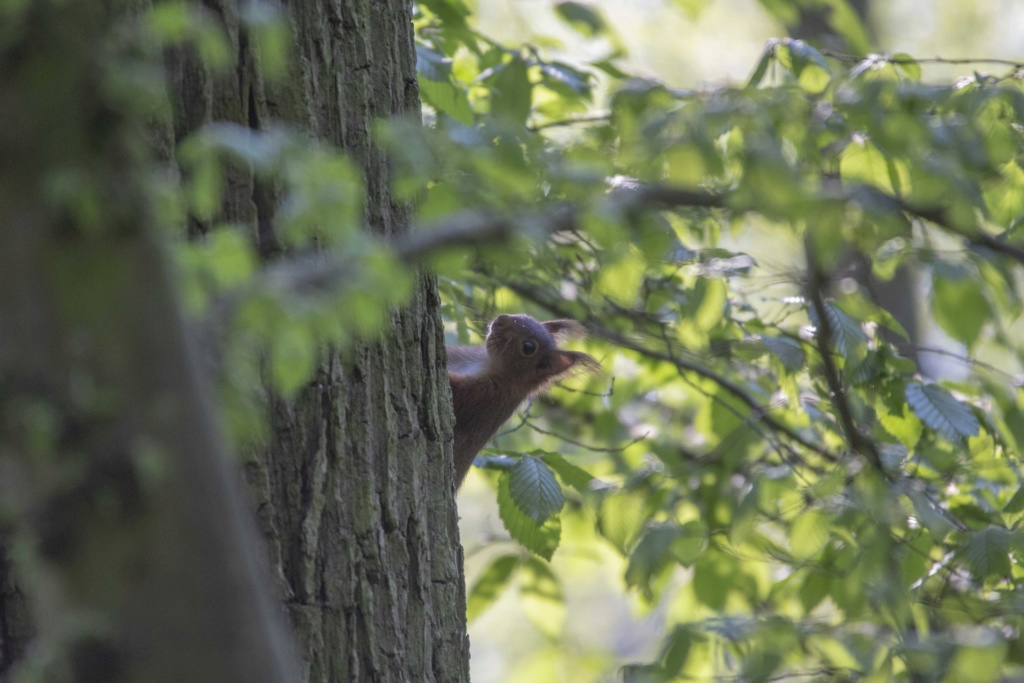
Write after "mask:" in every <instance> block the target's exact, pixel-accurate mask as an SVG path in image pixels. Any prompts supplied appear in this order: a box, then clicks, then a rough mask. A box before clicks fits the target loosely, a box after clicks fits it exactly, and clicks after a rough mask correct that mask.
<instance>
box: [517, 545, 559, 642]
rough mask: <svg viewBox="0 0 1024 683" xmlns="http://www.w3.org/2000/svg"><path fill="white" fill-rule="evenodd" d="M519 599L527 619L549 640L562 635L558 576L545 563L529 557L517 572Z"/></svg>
mask: <svg viewBox="0 0 1024 683" xmlns="http://www.w3.org/2000/svg"><path fill="white" fill-rule="evenodd" d="M519 597H520V602H521V604H522V606H523V612H525V613H526V616H527V618H529V620H530V621H531V622H532V623H533V625H534V626H536V627H537V628H538V629H540V630H541V631H542V632H543V633H544V634H545V635H547V636H548V637H549V638H557V637H558V636H560V635H561V634H562V627H563V625H564V624H565V598H564V597H563V595H562V585H561V583H560V582H559V581H558V577H557V576H555V573H554V572H552V571H551V567H549V566H548V565H547V564H545V563H544V562H541V561H540V560H538V559H536V558H532V557H531V558H530V559H528V560H526V562H524V563H523V564H522V567H521V569H520V571H519Z"/></svg>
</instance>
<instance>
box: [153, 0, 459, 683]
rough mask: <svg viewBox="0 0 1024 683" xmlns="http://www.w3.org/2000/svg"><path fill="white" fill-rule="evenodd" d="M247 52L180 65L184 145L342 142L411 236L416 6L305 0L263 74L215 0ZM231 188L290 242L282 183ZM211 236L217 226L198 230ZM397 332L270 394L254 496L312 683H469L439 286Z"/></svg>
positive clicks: (240, 183) (257, 223)
mask: <svg viewBox="0 0 1024 683" xmlns="http://www.w3.org/2000/svg"><path fill="white" fill-rule="evenodd" d="M208 5H209V6H210V8H211V9H213V10H215V11H216V12H218V13H219V14H220V16H221V17H222V18H223V20H224V24H225V26H226V28H227V31H228V34H229V35H230V37H231V40H232V41H233V45H234V47H235V48H236V49H237V51H238V53H237V54H238V66H237V72H236V73H234V74H231V75H230V76H228V77H224V78H217V77H214V76H212V75H210V74H209V73H207V72H206V71H205V70H204V68H203V67H202V65H201V64H199V63H198V62H197V61H196V60H194V59H191V58H189V57H188V55H186V54H182V53H178V54H176V55H175V56H174V57H173V58H172V59H171V71H172V73H173V74H174V81H175V82H174V83H173V85H172V87H171V92H172V93H174V94H176V95H177V98H176V102H175V107H174V108H175V110H176V116H175V129H176V134H177V136H178V137H179V139H180V138H181V137H183V136H185V135H187V134H189V133H191V132H193V131H195V130H196V129H198V128H199V127H200V126H202V125H203V124H205V123H208V122H211V121H231V122H235V123H238V124H241V125H248V126H251V127H253V128H263V127H266V126H267V125H269V124H273V123H275V122H280V121H284V122H287V123H292V124H296V125H299V126H301V127H303V128H305V129H307V130H309V131H311V132H312V133H313V134H314V135H315V136H316V137H317V138H318V139H320V140H323V141H327V142H329V143H332V144H334V145H336V146H338V147H341V148H344V149H345V150H346V151H347V152H348V153H349V154H350V156H351V157H352V158H353V159H354V160H355V161H356V162H357V163H358V164H360V165H361V166H362V168H363V174H364V179H365V186H366V190H367V195H366V204H365V208H366V221H367V224H368V226H369V229H372V230H374V231H376V232H378V233H380V234H383V235H385V236H391V235H394V234H397V233H401V232H403V231H405V230H406V229H407V228H408V223H409V210H408V207H406V206H404V205H402V204H400V203H397V202H395V201H394V200H393V199H392V198H391V195H390V188H389V175H388V173H389V171H388V166H387V163H386V160H385V158H384V156H383V153H382V151H381V150H380V149H378V148H377V147H376V146H375V145H374V144H373V142H372V141H371V138H370V132H371V130H372V128H373V125H374V122H375V121H376V120H378V119H381V118H385V117H389V116H395V115H410V116H417V117H418V116H419V107H420V105H419V95H418V88H417V81H416V72H415V50H414V45H413V37H412V24H411V4H410V3H408V2H405V1H404V0H389V1H388V2H379V1H373V0H341V1H339V0H332V1H329V2H325V1H324V0H293V1H291V2H288V3H286V5H287V12H288V18H289V21H290V22H291V26H292V35H293V38H294V45H293V51H292V55H293V65H292V69H293V70H292V73H291V74H290V75H289V77H288V78H286V79H285V80H284V81H283V82H279V83H275V82H272V81H270V80H269V79H267V78H265V76H264V73H263V71H262V69H261V66H260V65H261V56H260V54H259V50H258V47H257V45H256V44H255V42H254V41H253V40H250V38H249V36H248V35H247V29H246V26H245V25H244V23H243V22H240V21H239V18H238V14H237V10H236V6H235V4H234V3H232V2H209V3H208ZM233 173H234V176H233V177H232V178H231V179H230V180H229V182H228V183H227V187H228V188H229V195H228V196H227V197H226V198H225V203H224V206H223V216H222V217H221V218H223V219H225V220H228V221H233V222H239V223H244V224H248V225H251V226H253V235H254V238H255V239H256V240H257V241H258V243H259V245H260V247H261V251H262V252H263V253H264V254H266V255H271V254H275V253H276V252H277V251H278V244H277V240H276V238H275V237H274V234H273V220H272V219H273V213H274V211H275V207H276V205H277V203H278V199H279V198H278V195H277V190H276V188H275V187H273V186H272V185H270V184H269V183H267V182H265V181H262V180H259V179H255V178H254V177H253V176H252V175H248V174H246V173H245V172H244V171H239V170H235V171H233ZM196 227H197V228H198V229H200V230H202V229H203V228H204V226H198V225H197V226H196ZM388 320H389V323H390V324H389V326H388V331H387V333H386V334H385V336H384V338H383V339H382V340H381V341H379V342H376V343H373V344H363V345H361V346H359V347H358V348H357V349H356V350H355V351H354V352H353V353H349V354H346V356H345V359H346V360H342V358H340V357H338V356H337V355H335V354H331V353H327V352H325V356H326V357H327V360H326V361H325V362H324V363H323V365H322V367H321V368H320V370H319V372H318V377H317V380H316V382H315V383H314V384H313V385H312V386H311V387H309V388H308V389H307V390H305V391H304V392H302V394H301V395H300V396H299V398H298V399H297V400H296V401H294V402H292V403H288V402H284V401H280V400H276V399H272V402H271V405H270V406H269V412H268V419H269V420H271V422H272V423H273V429H274V437H273V439H272V441H271V443H270V445H269V447H268V448H267V449H266V450H264V451H263V452H261V453H259V454H258V455H257V456H256V457H255V458H253V460H252V462H251V463H250V464H249V465H248V467H247V471H246V475H247V478H248V480H249V482H250V484H251V489H252V493H253V498H254V505H255V506H256V507H257V509H258V510H259V511H260V523H261V526H262V529H263V532H264V535H265V536H266V538H267V540H268V542H269V545H270V556H271V562H272V563H273V565H274V568H275V570H276V575H277V576H278V578H279V582H280V583H281V590H282V592H283V594H284V598H285V602H286V604H287V606H288V609H289V611H290V614H291V618H292V623H293V625H294V627H295V632H296V634H297V637H298V640H299V648H300V651H301V653H302V655H303V657H304V661H305V662H306V666H307V668H306V671H305V675H304V677H303V679H302V680H304V681H314V682H321V681H334V682H338V683H347V682H348V681H370V680H372V681H410V680H413V681H465V680H468V678H469V673H468V669H469V666H468V661H469V644H468V638H467V635H466V624H465V589H464V579H463V575H462V548H461V545H460V543H459V537H458V524H457V516H456V510H455V506H454V496H453V488H454V485H453V481H452V466H451V460H452V453H451V438H452V428H453V425H452V416H451V408H450V407H449V406H450V399H449V398H448V392H449V390H448V382H447V373H446V371H445V367H444V364H443V360H442V346H443V343H444V341H443V328H442V325H441V321H440V315H439V302H438V298H437V292H436V285H435V282H434V280H433V279H432V278H430V277H422V278H421V279H420V280H419V283H418V286H417V289H416V293H415V296H414V299H413V301H412V303H410V305H409V306H408V307H406V308H404V309H402V310H401V311H395V312H392V313H391V314H389V318H388Z"/></svg>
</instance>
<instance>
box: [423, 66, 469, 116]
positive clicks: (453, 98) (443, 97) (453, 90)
mask: <svg viewBox="0 0 1024 683" xmlns="http://www.w3.org/2000/svg"><path fill="white" fill-rule="evenodd" d="M420 95H421V96H422V97H423V101H424V102H426V103H427V104H428V105H430V106H431V107H433V108H434V109H436V110H437V111H439V112H441V113H442V114H446V115H447V116H450V117H451V118H453V119H455V120H456V121H458V122H459V123H461V124H462V125H464V126H471V125H473V109H472V108H471V107H470V106H469V97H468V96H467V95H466V91H465V90H463V89H462V88H460V87H458V86H456V85H454V84H453V83H449V82H447V81H432V80H430V79H427V78H421V79H420Z"/></svg>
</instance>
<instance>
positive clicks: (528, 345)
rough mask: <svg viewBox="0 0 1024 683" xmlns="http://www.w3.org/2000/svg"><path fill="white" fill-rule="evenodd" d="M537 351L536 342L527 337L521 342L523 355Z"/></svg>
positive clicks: (530, 354)
mask: <svg viewBox="0 0 1024 683" xmlns="http://www.w3.org/2000/svg"><path fill="white" fill-rule="evenodd" d="M536 351H537V342H535V341H533V340H532V339H527V340H526V341H524V342H523V355H524V356H532V355H533V354H534V353H535V352H536Z"/></svg>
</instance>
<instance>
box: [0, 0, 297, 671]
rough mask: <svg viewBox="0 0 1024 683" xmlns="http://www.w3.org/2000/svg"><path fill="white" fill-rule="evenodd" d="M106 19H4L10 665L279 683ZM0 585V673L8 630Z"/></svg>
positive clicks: (284, 656) (35, 15) (24, 15)
mask: <svg viewBox="0 0 1024 683" xmlns="http://www.w3.org/2000/svg"><path fill="white" fill-rule="evenodd" d="M112 6H117V3H66V2H50V1H48V0H37V1H36V2H33V3H31V4H26V5H24V9H20V8H19V9H14V10H10V9H8V10H7V11H8V12H12V14H9V15H6V16H5V21H8V20H9V19H10V17H11V16H15V17H17V20H16V21H14V22H12V23H8V24H7V25H5V26H4V31H3V41H2V42H0V121H3V125H2V126H0V226H2V229H3V235H2V248H0V291H2V292H3V296H2V297H0V501H2V502H3V504H4V506H5V509H4V512H5V513H6V515H5V519H13V520H15V525H14V527H15V531H16V532H17V533H18V536H19V538H20V541H19V542H18V543H16V544H15V545H14V546H13V548H14V552H12V553H11V557H13V558H14V559H15V560H16V564H17V568H18V574H19V577H20V581H19V583H20V585H21V586H22V588H23V589H24V590H25V592H26V594H27V595H28V596H29V598H30V600H29V603H30V605H31V608H32V613H33V617H34V622H35V626H36V627H37V628H38V631H39V635H40V638H39V642H38V646H37V647H36V651H37V652H39V653H40V655H41V656H40V657H38V658H36V659H35V661H32V662H30V663H29V664H30V665H31V667H33V669H34V670H35V672H36V676H37V677H38V680H47V681H63V680H69V681H109V682H118V681H140V682H142V681H146V682H154V681H156V682H159V681H168V682H170V681H174V682H179V681H217V682H218V683H219V682H222V681H267V682H279V681H289V682H290V681H292V680H294V678H295V677H294V675H293V674H292V671H291V668H290V666H289V664H290V663H289V653H288V645H287V636H286V634H285V626H284V615H283V614H282V613H281V612H282V610H281V609H280V607H279V605H277V604H275V603H274V602H273V601H272V600H271V599H270V594H271V590H270V587H271V582H270V580H269V576H268V575H266V573H265V572H260V571H259V570H260V569H261V568H264V567H265V562H264V561H263V558H262V555H263V552H262V546H261V545H260V543H259V539H258V536H257V534H256V530H255V528H254V525H253V523H252V520H251V515H250V513H249V511H248V510H247V509H246V508H245V506H244V502H243V497H242V495H241V484H240V481H239V477H238V475H237V473H236V472H235V471H234V469H233V467H232V466H231V465H230V464H229V462H228V460H227V458H226V456H225V453H224V450H223V448H222V444H221V441H220V437H219V434H218V431H217V427H216V421H215V409H214V407H213V406H212V405H211V403H210V400H209V397H208V395H207V392H206V391H205V387H204V383H203V382H202V380H201V376H200V375H199V373H197V372H196V365H195V361H194V355H193V354H192V352H191V349H190V345H189V340H188V339H187V337H186V335H185V333H184V329H183V325H182V322H181V317H180V314H179V310H178V304H177V301H176V299H175V295H174V291H173V287H172V284H171V278H170V277H169V274H168V272H167V265H166V263H165V259H164V254H163V253H162V249H161V248H160V245H159V241H158V238H157V234H156V233H157V231H156V230H155V229H154V227H155V226H154V222H153V218H152V216H151V213H150V210H149V208H150V197H149V194H148V189H147V184H146V183H147V174H148V173H149V171H150V166H149V161H148V159H147V155H146V154H145V153H142V150H143V149H144V148H145V141H146V140H147V133H146V129H145V125H144V122H143V120H142V119H143V116H144V115H143V114H142V112H141V111H140V110H139V109H138V108H135V107H133V104H134V100H131V99H130V98H127V97H124V93H125V92H126V91H125V90H119V89H118V87H117V86H118V85H123V83H118V80H117V79H118V78H119V77H120V76H123V74H124V73H125V72H124V71H118V69H124V68H130V67H131V66H139V65H140V63H139V62H133V61H132V60H135V59H138V54H139V53H137V52H134V51H133V50H131V49H125V50H123V53H122V51H121V50H120V48H124V47H126V44H125V42H126V39H127V36H126V34H125V33H124V31H125V29H126V26H125V25H124V24H123V23H120V24H119V23H118V19H119V18H120V17H119V16H118V14H117V13H116V11H115V10H114V9H112ZM118 30H119V31H121V32H120V33H119V32H118ZM4 572H5V573H6V570H4ZM2 578H4V585H3V594H2V597H3V600H4V602H3V604H2V608H3V613H4V616H3V619H2V620H0V623H3V624H4V627H5V628H9V627H11V625H12V624H17V628H18V629H19V631H20V632H19V633H18V634H14V635H13V636H12V634H10V633H4V634H3V637H4V643H3V645H4V650H3V654H4V658H5V659H4V662H3V668H7V667H8V666H9V665H10V663H11V659H12V658H13V657H14V656H17V655H20V654H21V653H20V652H17V653H12V652H11V651H10V650H8V647H9V646H22V645H23V642H24V636H25V634H26V631H24V630H21V628H22V627H23V626H24V620H23V619H21V618H20V617H19V614H20V612H19V602H18V596H19V595H20V594H19V592H18V591H12V590H10V589H9V582H8V581H7V578H8V577H6V576H4V577H2ZM12 649H13V648H12Z"/></svg>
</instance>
